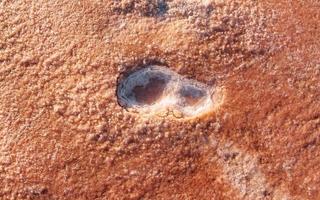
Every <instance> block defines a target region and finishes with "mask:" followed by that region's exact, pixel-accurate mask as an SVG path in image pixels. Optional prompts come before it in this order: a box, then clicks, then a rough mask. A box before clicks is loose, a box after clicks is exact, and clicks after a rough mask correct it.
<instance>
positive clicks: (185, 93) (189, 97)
mask: <svg viewBox="0 0 320 200" xmlns="http://www.w3.org/2000/svg"><path fill="white" fill-rule="evenodd" d="M180 95H181V97H182V98H184V102H185V103H186V104H187V105H195V104H197V103H198V102H199V101H200V100H201V99H202V98H203V97H204V96H205V95H206V93H205V92H204V91H203V90H201V89H198V88H195V87H192V86H187V87H183V88H182V89H181V90H180Z"/></svg>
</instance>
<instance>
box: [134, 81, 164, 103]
mask: <svg viewBox="0 0 320 200" xmlns="http://www.w3.org/2000/svg"><path fill="white" fill-rule="evenodd" d="M166 83H167V82H166V81H165V80H163V79H161V78H159V77H153V78H150V79H149V83H148V84H147V85H145V86H140V85H138V86H136V87H134V88H133V90H132V92H133V93H134V96H135V98H136V101H137V102H138V103H141V104H148V105H150V104H153V103H155V102H157V101H158V100H159V99H160V98H161V96H162V94H163V91H164V88H165V87H166Z"/></svg>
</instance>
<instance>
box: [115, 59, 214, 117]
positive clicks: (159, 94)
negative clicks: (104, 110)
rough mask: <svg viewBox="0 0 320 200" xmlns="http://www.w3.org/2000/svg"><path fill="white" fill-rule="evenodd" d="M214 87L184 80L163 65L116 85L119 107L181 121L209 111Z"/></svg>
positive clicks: (128, 76)
mask: <svg viewBox="0 0 320 200" xmlns="http://www.w3.org/2000/svg"><path fill="white" fill-rule="evenodd" d="M214 92H215V88H213V87H209V86H207V85H205V84H203V83H200V82H198V81H195V80H192V79H187V78H185V77H183V76H182V75H180V74H178V73H176V72H174V71H172V70H170V69H168V68H167V67H164V66H158V65H149V66H147V67H144V68H141V69H138V70H136V71H134V72H132V73H129V75H127V76H125V77H122V78H121V79H120V80H119V82H118V88H117V97H118V102H119V104H120V106H122V107H124V108H125V109H127V110H129V111H135V112H139V113H141V114H143V115H156V114H159V113H167V114H166V116H168V115H169V113H179V116H182V118H185V117H193V116H199V115H201V114H204V113H206V112H209V111H211V110H212V109H213V108H214V106H215V105H216V104H217V102H214V100H213V99H212V96H213V93H214Z"/></svg>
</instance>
